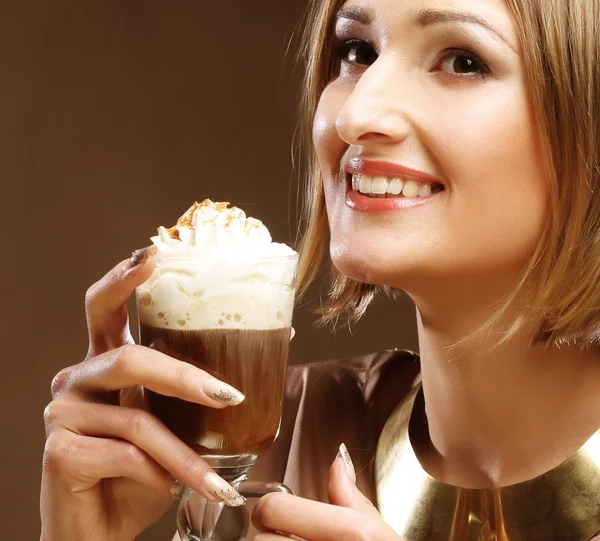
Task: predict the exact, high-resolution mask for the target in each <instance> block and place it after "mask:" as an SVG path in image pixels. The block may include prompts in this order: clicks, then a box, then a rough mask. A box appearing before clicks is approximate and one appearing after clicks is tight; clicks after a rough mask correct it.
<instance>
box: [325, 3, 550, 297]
mask: <svg viewBox="0 0 600 541" xmlns="http://www.w3.org/2000/svg"><path fill="white" fill-rule="evenodd" d="M335 35H336V43H337V44H338V55H339V58H340V61H339V62H338V68H337V70H336V73H335V75H334V77H333V79H332V80H331V81H330V83H329V85H328V86H327V88H326V89H325V91H324V92H323V94H322V96H321V99H320V102H319V107H318V110H317V113H316V116H315V122H314V129H313V138H314V143H315V148H316V151H317V155H318V158H319V162H320V166H321V170H322V173H323V179H324V186H325V196H326V202H327V213H328V218H329V224H330V228H331V256H332V259H333V262H334V264H335V265H336V267H337V268H338V269H339V270H340V271H341V272H342V273H344V274H346V275H347V276H349V277H351V278H354V279H356V280H359V281H363V282H368V283H377V284H385V285H391V286H394V287H399V288H402V289H405V290H406V291H408V292H409V293H411V289H414V290H419V289H422V288H423V287H424V288H427V287H428V284H429V286H433V285H434V284H438V285H441V287H444V286H449V285H451V284H452V281H451V280H452V278H457V279H463V280H464V279H465V278H467V281H468V277H469V276H473V277H475V276H479V277H481V276H485V277H486V279H489V280H499V281H502V280H504V281H505V280H506V277H507V276H510V280H511V281H512V282H514V280H515V279H516V276H517V274H518V273H519V272H520V271H521V270H522V269H523V267H524V266H525V264H526V263H527V261H528V260H529V258H530V257H531V255H532V254H533V251H534V249H535V247H536V244H537V242H538V240H539V239H540V236H541V234H542V230H543V227H544V221H545V219H546V215H547V207H548V187H547V184H546V180H545V176H544V174H543V165H542V160H541V158H540V149H539V141H538V137H537V131H536V126H535V122H534V119H533V112H532V108H531V106H530V103H529V99H528V95H527V89H526V86H525V73H524V69H523V64H522V61H521V57H520V51H519V43H518V38H517V33H516V31H515V27H514V24H513V21H512V19H511V15H510V12H509V10H508V8H507V7H506V6H505V4H504V1H503V0H403V1H402V2H398V1H397V0H349V1H348V2H346V3H345V4H344V6H343V8H342V10H341V11H340V12H339V16H338V17H337V19H336V21H335ZM379 162H385V163H383V164H382V163H379ZM352 172H354V173H356V176H355V177H354V183H355V184H356V185H355V189H352V175H351V174H350V173H352ZM394 179H395V180H394ZM400 190H402V191H401V193H399V194H398V193H397V192H398V191H400ZM361 191H362V192H369V191H375V192H379V193H377V194H373V193H371V194H364V193H360V192H361ZM383 192H386V195H384V194H383ZM390 192H392V193H390ZM419 194H420V195H419ZM430 194H431V195H430ZM433 280H436V282H433ZM438 280H439V281H438ZM513 285H514V283H513ZM432 289H433V288H432Z"/></svg>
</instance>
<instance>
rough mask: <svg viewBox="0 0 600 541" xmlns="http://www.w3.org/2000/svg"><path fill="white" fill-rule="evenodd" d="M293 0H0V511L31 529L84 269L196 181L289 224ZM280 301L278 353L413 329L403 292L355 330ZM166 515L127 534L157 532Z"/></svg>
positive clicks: (281, 227)
mask: <svg viewBox="0 0 600 541" xmlns="http://www.w3.org/2000/svg"><path fill="white" fill-rule="evenodd" d="M303 10H304V0H286V1H281V0H263V1H261V2H246V1H241V0H237V1H234V0H219V1H218V2H199V1H198V0H190V1H175V2H166V1H164V0H162V1H159V0H129V1H123V0H101V1H95V0H87V1H85V2H82V1H80V0H54V1H52V2H48V1H47V0H12V1H11V0H5V1H4V2H1V3H0V60H1V62H0V66H1V67H2V79H1V82H0V137H1V141H0V179H1V182H2V201H1V208H2V213H1V220H2V222H1V225H2V231H3V234H2V266H1V272H2V280H1V283H2V291H3V295H2V299H3V306H2V310H1V311H0V314H1V317H2V325H1V326H0V328H1V329H2V330H1V332H2V347H3V351H2V353H1V356H2V363H3V364H2V386H3V392H2V394H1V397H2V398H1V400H2V404H1V405H2V410H1V411H2V413H1V415H2V446H1V451H0V452H1V455H0V464H1V467H2V488H3V493H4V496H3V498H2V502H3V503H2V520H1V521H0V522H1V524H2V526H0V528H1V529H2V531H0V539H7V540H8V539H23V540H29V539H35V538H37V537H38V536H39V512H38V495H39V477H40V462H41V456H42V451H43V444H44V430H43V421H42V411H43V409H44V406H45V405H46V404H47V402H48V400H49V384H50V381H51V379H52V376H53V375H54V374H55V373H56V372H57V371H58V370H59V369H60V368H61V367H63V366H66V365H69V364H74V363H76V362H79V361H80V360H81V359H82V357H83V356H84V355H85V351H86V346H87V344H86V330H85V321H84V317H83V296H84V292H85V290H86V289H87V287H88V286H89V285H90V284H91V283H92V282H93V281H95V280H96V279H98V278H99V277H100V276H101V275H102V274H103V273H104V272H105V271H106V270H107V269H109V268H110V267H111V266H112V265H113V264H114V263H116V262H117V261H119V260H120V259H122V258H124V257H126V256H127V255H128V254H129V253H130V252H131V250H133V249H135V248H138V247H141V246H144V245H146V244H147V243H148V240H147V239H148V237H149V236H150V235H151V234H153V232H154V230H155V228H156V227H157V226H158V225H159V224H169V225H170V224H171V223H172V222H174V220H175V219H176V218H177V216H178V215H179V214H180V213H181V212H182V211H183V210H185V209H186V208H187V207H188V206H189V204H191V203H192V202H193V201H194V200H196V199H203V198H206V197H210V198H213V199H215V200H230V201H232V202H234V203H235V204H238V205H239V206H241V207H242V208H244V209H245V210H247V211H248V212H249V214H251V215H253V216H256V217H258V218H261V219H262V220H263V221H264V222H266V224H267V225H268V226H269V228H270V229H271V231H272V233H273V236H274V238H275V239H277V240H280V241H285V242H289V241H290V240H291V239H293V238H294V236H295V232H296V225H295V218H296V211H295V209H296V198H295V194H296V181H295V180H293V179H292V173H291V159H290V147H291V138H292V134H293V131H294V127H295V110H296V99H297V87H298V82H297V81H298V77H297V75H293V74H292V62H291V59H292V56H293V55H292V56H290V58H289V60H288V61H285V60H284V51H285V48H286V45H287V42H288V40H289V38H290V36H291V34H292V32H293V30H294V28H295V26H296V24H297V22H298V20H299V18H300V15H301V13H302V12H303ZM317 299H318V290H317V289H316V288H315V290H314V292H313V294H312V295H311V297H310V298H309V299H307V302H306V303H305V304H303V305H302V306H300V307H299V308H298V310H297V314H296V319H295V326H296V328H297V331H298V335H297V338H296V339H295V340H294V342H293V347H292V354H291V355H292V359H291V360H292V362H294V363H296V362H305V361H310V360H318V359H324V358H328V357H331V356H343V355H353V354H358V353H362V352H366V351H371V350H375V349H381V348H386V347H394V346H399V347H409V348H415V347H416V340H415V331H414V321H413V319H414V318H413V311H412V308H411V306H410V304H409V303H408V302H406V301H403V302H400V303H398V304H396V305H395V306H391V305H389V304H386V303H385V302H383V301H378V302H377V303H376V305H375V306H374V307H373V309H371V310H370V312H369V314H368V316H367V317H366V318H365V320H364V321H363V322H361V323H360V324H359V325H357V326H356V327H355V328H354V330H353V333H354V337H353V336H351V334H350V333H349V332H348V330H347V329H346V328H341V329H339V330H338V331H337V332H336V333H335V334H334V333H332V332H331V330H330V329H321V330H315V329H314V328H313V321H314V316H312V315H311V314H310V312H309V310H308V306H307V305H306V304H308V305H314V304H315V303H316V302H317ZM172 521H173V517H172V515H171V516H169V517H167V518H166V519H165V520H163V521H162V522H161V523H160V524H158V525H156V526H155V527H154V528H153V529H152V530H151V531H149V532H147V533H145V534H144V535H143V536H141V538H143V539H145V540H148V541H149V540H156V541H165V540H167V539H170V537H169V535H170V534H171V533H172V531H173V526H172V524H173V522H172Z"/></svg>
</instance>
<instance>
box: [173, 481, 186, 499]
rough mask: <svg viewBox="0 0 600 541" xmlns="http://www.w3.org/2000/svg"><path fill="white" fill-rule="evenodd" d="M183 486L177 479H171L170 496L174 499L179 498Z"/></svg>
mask: <svg viewBox="0 0 600 541" xmlns="http://www.w3.org/2000/svg"><path fill="white" fill-rule="evenodd" d="M184 488H185V486H184V485H182V484H181V483H180V482H179V481H178V480H177V479H175V481H173V484H172V485H171V490H170V492H171V497H172V498H173V499H174V500H180V499H181V495H182V494H183V489H184Z"/></svg>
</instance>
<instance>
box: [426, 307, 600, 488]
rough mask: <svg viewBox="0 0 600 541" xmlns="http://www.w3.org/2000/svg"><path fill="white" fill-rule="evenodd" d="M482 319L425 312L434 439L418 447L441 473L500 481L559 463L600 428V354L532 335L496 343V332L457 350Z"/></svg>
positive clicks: (452, 479) (479, 482)
mask: <svg viewBox="0 0 600 541" xmlns="http://www.w3.org/2000/svg"><path fill="white" fill-rule="evenodd" d="M463 308H465V306H464V305H463ZM483 312H484V311H480V312H479V313H480V314H483ZM462 313H463V314H473V313H476V312H474V311H470V310H468V309H467V310H466V311H463V312H462ZM444 316H447V317H444ZM473 319H474V318H471V321H467V320H466V317H464V316H462V317H461V314H460V313H459V312H455V313H452V314H444V313H441V311H437V312H436V316H435V318H430V317H426V316H425V315H423V312H419V317H418V326H419V344H420V352H421V366H422V377H423V392H424V396H425V403H426V417H427V423H428V428H429V440H428V441H427V442H425V444H424V445H422V446H419V445H417V447H418V448H417V454H418V455H419V458H420V459H421V461H422V463H423V466H424V467H425V469H426V470H427V471H428V472H429V473H430V474H431V475H433V476H434V477H436V478H437V479H438V480H440V481H443V482H446V483H450V484H454V485H457V486H463V487H467V488H494V487H499V486H506V485H511V484H515V483H518V482H521V481H525V480H527V479H531V478H533V477H536V476H537V475H540V474H542V473H544V472H546V471H548V470H550V469H552V468H553V467H555V466H557V465H558V464H560V463H561V462H563V461H564V460H565V459H566V458H568V457H569V456H570V455H571V454H573V453H574V452H575V451H576V450H577V449H578V448H579V447H581V445H583V443H585V441H586V440H587V439H588V438H589V437H590V436H591V435H592V434H593V433H594V432H595V431H596V430H598V428H600V393H599V392H598V389H600V359H599V356H598V353H597V352H596V351H594V350H589V351H587V352H583V353H582V352H581V351H580V349H579V347H578V346H565V347H562V348H561V349H557V348H552V349H544V347H543V346H541V345H540V346H532V347H530V346H529V345H528V339H527V338H526V337H525V336H523V335H520V336H517V337H516V338H515V339H513V340H511V341H509V342H507V343H506V344H504V345H501V346H498V347H497V348H495V349H493V350H491V349H490V346H491V345H492V342H491V339H490V338H489V336H498V334H495V333H490V335H489V336H488V340H487V343H486V344H484V345H478V346H473V345H469V346H467V347H464V348H463V349H462V350H459V354H457V355H454V356H452V355H451V354H450V353H449V351H448V346H451V345H453V344H455V343H456V342H457V341H458V340H460V339H461V338H464V336H465V331H466V330H467V329H470V330H473V328H475V327H474V325H476V324H477V322H476V321H474V320H473ZM482 321H483V320H482Z"/></svg>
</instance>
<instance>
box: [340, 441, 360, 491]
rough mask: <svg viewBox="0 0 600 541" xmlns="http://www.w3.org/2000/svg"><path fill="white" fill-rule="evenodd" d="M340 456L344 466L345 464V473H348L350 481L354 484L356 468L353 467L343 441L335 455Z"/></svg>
mask: <svg viewBox="0 0 600 541" xmlns="http://www.w3.org/2000/svg"><path fill="white" fill-rule="evenodd" d="M340 456H341V457H342V460H343V461H344V466H346V473H347V474H348V477H350V479H352V482H353V483H354V484H356V470H355V469H354V463H353V462H352V458H351V457H350V453H349V452H348V448H347V447H346V445H345V444H343V443H342V444H341V445H340V450H339V452H338V454H337V456H336V459H337V458H338V457H340Z"/></svg>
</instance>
